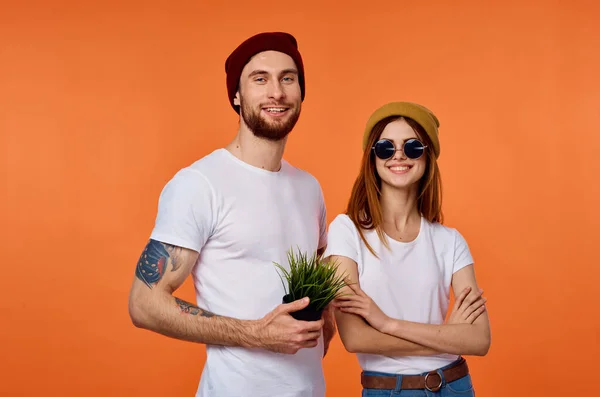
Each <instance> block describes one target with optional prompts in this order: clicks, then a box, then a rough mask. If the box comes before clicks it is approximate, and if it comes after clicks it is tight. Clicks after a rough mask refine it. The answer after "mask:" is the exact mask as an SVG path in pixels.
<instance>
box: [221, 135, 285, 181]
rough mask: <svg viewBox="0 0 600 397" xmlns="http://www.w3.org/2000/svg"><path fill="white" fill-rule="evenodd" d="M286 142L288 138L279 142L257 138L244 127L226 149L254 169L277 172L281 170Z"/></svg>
mask: <svg viewBox="0 0 600 397" xmlns="http://www.w3.org/2000/svg"><path fill="white" fill-rule="evenodd" d="M286 142H287V137H286V138H284V139H282V140H281V141H277V142H273V141H269V140H267V139H263V138H257V137H256V136H254V134H253V133H252V131H250V130H248V129H247V128H244V126H243V125H242V126H240V129H239V130H238V133H237V135H236V136H235V137H234V138H233V140H232V141H231V142H230V143H229V144H228V145H227V146H225V149H227V150H229V151H230V152H231V153H232V154H233V155H234V156H236V157H237V158H239V159H240V160H242V161H244V162H245V163H248V164H250V165H252V166H254V167H257V168H262V169H264V170H267V171H271V172H277V171H279V170H280V169H281V159H282V158H283V152H284V149H285V144H286Z"/></svg>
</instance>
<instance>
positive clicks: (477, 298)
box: [447, 287, 487, 324]
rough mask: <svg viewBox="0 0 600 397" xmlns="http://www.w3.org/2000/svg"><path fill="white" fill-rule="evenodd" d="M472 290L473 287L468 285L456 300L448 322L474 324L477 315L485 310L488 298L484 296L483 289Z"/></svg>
mask: <svg viewBox="0 0 600 397" xmlns="http://www.w3.org/2000/svg"><path fill="white" fill-rule="evenodd" d="M470 292H471V287H466V288H465V289H464V290H463V291H462V292H461V293H460V295H459V296H457V297H456V300H455V301H454V306H453V307H452V312H451V313H450V317H449V318H448V322H447V324H473V322H474V321H475V320H476V319H477V317H479V316H481V315H482V314H483V312H484V311H485V302H486V301H487V299H486V298H482V297H481V295H483V290H479V292H474V293H472V294H469V293H470Z"/></svg>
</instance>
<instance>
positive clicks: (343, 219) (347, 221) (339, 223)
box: [329, 213, 356, 230]
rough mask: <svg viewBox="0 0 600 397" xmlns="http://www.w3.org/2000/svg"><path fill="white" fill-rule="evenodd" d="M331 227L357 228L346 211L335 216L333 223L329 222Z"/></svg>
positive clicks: (334, 228)
mask: <svg viewBox="0 0 600 397" xmlns="http://www.w3.org/2000/svg"><path fill="white" fill-rule="evenodd" d="M329 228H330V229H333V230H336V229H342V230H343V229H345V230H356V225H354V222H353V221H352V219H351V218H350V216H348V214H346V213H340V214H338V215H336V216H335V218H333V220H332V221H331V223H330V224H329Z"/></svg>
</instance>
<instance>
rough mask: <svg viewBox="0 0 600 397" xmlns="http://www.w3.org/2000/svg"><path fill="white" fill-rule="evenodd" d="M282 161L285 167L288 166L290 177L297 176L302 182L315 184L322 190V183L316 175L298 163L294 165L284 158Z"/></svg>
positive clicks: (287, 170)
mask: <svg viewBox="0 0 600 397" xmlns="http://www.w3.org/2000/svg"><path fill="white" fill-rule="evenodd" d="M282 163H283V165H284V167H286V172H287V175H288V176H289V177H291V178H295V179H296V180H297V181H299V182H301V183H305V184H307V185H310V186H313V187H315V188H317V189H319V190H321V183H320V182H319V180H318V179H317V177H316V176H314V175H313V174H312V173H310V172H309V171H307V170H305V169H303V168H300V167H298V166H296V165H292V164H291V163H290V162H289V161H287V160H282Z"/></svg>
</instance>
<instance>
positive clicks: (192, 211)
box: [150, 169, 217, 252]
mask: <svg viewBox="0 0 600 397" xmlns="http://www.w3.org/2000/svg"><path fill="white" fill-rule="evenodd" d="M216 202H217V200H216V197H215V193H214V191H213V189H212V186H211V185H210V183H209V181H208V180H207V179H206V177H205V176H204V175H202V174H201V173H200V172H198V171H196V170H192V169H183V170H180V171H179V172H178V173H177V174H175V176H174V177H173V178H172V179H171V180H170V181H169V182H168V183H167V184H166V185H165V187H164V188H163V190H162V192H161V194H160V197H159V200H158V213H157V216H156V221H155V224H154V229H153V230H152V233H151V235H150V238H151V239H154V240H157V241H161V242H163V243H166V244H172V245H176V246H179V247H183V248H188V249H191V250H194V251H196V252H200V251H201V249H202V247H203V246H204V244H206V241H207V240H208V238H209V237H210V236H211V234H212V233H213V230H214V224H215V219H216V217H217V214H216Z"/></svg>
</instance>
